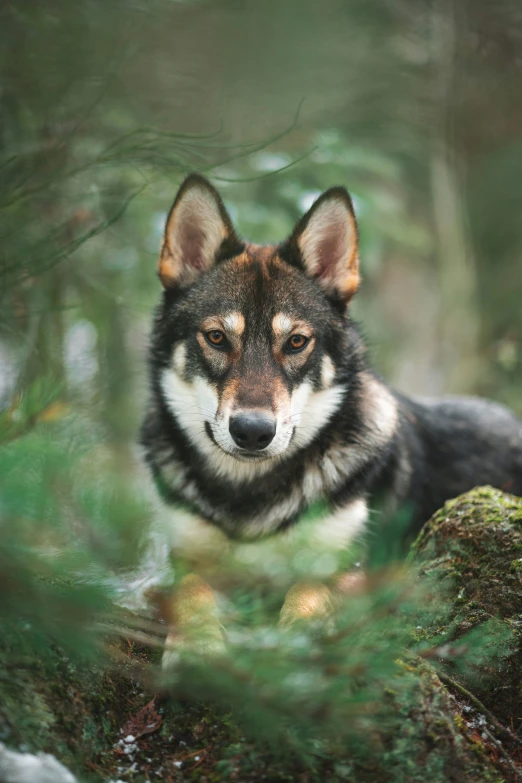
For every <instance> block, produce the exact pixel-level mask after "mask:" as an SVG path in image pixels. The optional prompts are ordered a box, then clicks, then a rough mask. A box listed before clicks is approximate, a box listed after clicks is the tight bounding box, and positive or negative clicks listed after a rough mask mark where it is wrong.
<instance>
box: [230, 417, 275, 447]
mask: <svg viewBox="0 0 522 783" xmlns="http://www.w3.org/2000/svg"><path fill="white" fill-rule="evenodd" d="M228 429H229V431H230V434H231V435H232V437H233V439H234V442H235V443H237V445H238V446H239V447H240V448H242V449H248V451H261V450H262V449H266V447H267V446H268V445H269V444H270V443H271V442H272V441H273V439H274V435H275V433H276V423H275V419H273V418H272V417H271V416H266V415H265V414H264V413H237V414H236V415H235V416H232V417H231V419H230V424H229V425H228Z"/></svg>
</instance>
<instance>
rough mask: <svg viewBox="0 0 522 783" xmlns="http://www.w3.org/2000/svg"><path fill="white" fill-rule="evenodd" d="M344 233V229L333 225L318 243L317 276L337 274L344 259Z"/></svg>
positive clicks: (323, 276)
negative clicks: (342, 252)
mask: <svg viewBox="0 0 522 783" xmlns="http://www.w3.org/2000/svg"><path fill="white" fill-rule="evenodd" d="M343 233H344V229H342V230H339V228H337V227H332V228H331V230H330V231H329V232H328V235H327V236H325V237H324V238H322V239H321V240H320V241H319V242H318V243H317V246H316V252H317V272H316V274H317V277H320V278H325V277H330V276H332V275H334V274H335V271H336V269H337V266H338V264H339V261H341V260H342V259H341V249H342V244H343V238H342V234H343Z"/></svg>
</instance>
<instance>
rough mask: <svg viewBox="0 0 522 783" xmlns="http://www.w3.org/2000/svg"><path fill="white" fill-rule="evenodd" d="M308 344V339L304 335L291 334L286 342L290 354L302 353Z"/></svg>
mask: <svg viewBox="0 0 522 783" xmlns="http://www.w3.org/2000/svg"><path fill="white" fill-rule="evenodd" d="M309 342H310V338H309V337H305V336H304V334H293V335H292V336H291V337H290V339H289V340H288V342H287V346H288V349H289V350H290V351H292V353H297V352H298V351H302V350H303V348H305V347H306V346H307V345H308V343H309Z"/></svg>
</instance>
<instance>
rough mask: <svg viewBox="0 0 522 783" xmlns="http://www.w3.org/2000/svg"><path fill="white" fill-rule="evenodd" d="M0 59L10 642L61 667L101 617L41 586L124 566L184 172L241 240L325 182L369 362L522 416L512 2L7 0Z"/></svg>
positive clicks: (520, 100)
mask: <svg viewBox="0 0 522 783" xmlns="http://www.w3.org/2000/svg"><path fill="white" fill-rule="evenodd" d="M0 42H1V46H0V62H1V65H0V68H1V81H0V237H1V240H0V409H1V410H2V412H1V413H0V524H1V525H2V530H3V536H2V542H1V550H0V566H1V568H0V585H2V589H3V595H4V597H5V596H7V599H6V600H4V601H3V606H2V608H1V609H0V613H3V616H4V620H5V621H6V622H11V623H12V626H10V627H11V632H12V638H13V639H16V640H17V641H16V644H20V645H22V646H23V645H26V644H28V642H27V638H26V636H25V637H24V635H23V633H22V632H21V631H20V627H19V622H20V618H21V617H23V618H25V620H27V622H30V623H36V624H39V625H38V627H39V628H41V629H42V632H43V631H45V632H47V631H49V630H50V629H51V630H52V632H53V633H54V634H57V637H56V638H58V639H59V641H60V643H63V644H67V645H69V647H74V648H75V649H77V650H80V649H81V648H82V645H83V641H82V640H83V637H82V636H81V634H80V631H81V632H82V633H83V629H84V624H82V623H84V620H85V617H86V616H88V615H89V612H88V610H87V606H94V605H98V604H97V603H96V602H97V601H99V602H101V603H103V600H104V599H103V596H101V595H98V593H96V591H94V592H92V593H89V595H88V598H86V597H85V596H83V593H82V596H83V597H82V596H80V597H78V595H75V597H73V598H71V596H65V595H64V593H63V592H60V593H59V595H57V594H56V593H53V592H52V590H51V587H49V585H48V583H47V582H46V583H45V584H47V585H48V587H47V588H46V590H43V589H42V582H41V577H42V574H43V575H44V576H45V577H49V576H53V575H54V576H56V575H57V574H62V573H63V569H69V570H70V566H71V562H72V563H73V564H74V569H75V573H78V572H79V571H81V570H82V569H84V571H85V573H86V572H87V571H88V572H89V573H91V574H93V573H94V574H96V573H99V574H102V573H103V574H104V575H105V574H106V570H105V569H107V567H109V568H116V567H125V568H128V567H129V566H132V564H133V563H135V562H136V561H137V559H138V558H139V555H140V551H141V550H140V547H139V546H138V544H139V541H140V540H141V533H142V532H143V530H145V529H146V527H147V524H148V522H149V521H150V520H151V519H152V518H153V516H154V511H152V510H151V507H150V505H149V503H148V502H147V500H146V497H145V495H144V494H142V490H141V483H140V482H141V478H136V477H137V476H139V468H138V467H137V465H138V461H137V459H136V440H137V431H138V427H139V422H140V418H141V415H142V410H143V405H144V403H145V399H146V368H145V356H146V346H147V335H148V330H149V325H150V320H151V312H152V308H153V306H154V304H155V303H156V301H157V299H158V296H159V293H160V284H159V281H158V279H157V276H156V263H157V256H158V250H159V245H160V238H161V233H162V229H163V223H164V220H165V216H166V213H167V211H168V208H169V207H170V204H171V202H172V199H173V197H174V195H175V192H176V189H177V186H178V185H179V184H180V182H181V181H182V179H183V177H184V176H185V175H186V174H187V173H188V172H190V171H199V172H201V173H204V174H205V175H207V176H208V177H210V178H211V180H212V181H213V182H214V184H215V185H216V186H217V187H218V188H219V189H220V190H221V192H222V194H223V197H224V200H225V202H226V204H227V206H228V207H229V210H230V213H231V215H232V217H233V219H234V221H235V223H236V225H237V228H238V230H239V232H240V233H241V234H242V235H244V236H245V237H247V238H249V239H252V240H254V241H257V242H276V241H279V240H281V239H283V238H284V237H285V236H286V235H287V234H288V233H289V232H290V231H291V229H292V226H293V224H294V222H295V221H296V220H297V219H298V217H299V216H300V215H301V214H302V212H303V211H304V210H306V209H307V208H308V207H309V206H310V205H311V203H312V201H313V200H314V198H315V197H316V196H317V195H318V194H319V193H320V192H321V191H322V190H324V189H326V188H327V187H330V186H331V185H335V184H342V185H345V186H346V187H347V188H348V190H349V191H350V192H351V194H352V195H353V197H354V201H355V206H356V212H357V215H358V219H359V224H360V231H361V260H362V274H363V280H364V285H363V288H362V291H361V293H360V294H359V295H358V297H357V300H356V302H355V303H354V315H355V316H356V317H357V318H358V319H359V320H360V321H361V323H362V325H363V329H364V332H365V334H366V336H367V338H368V342H369V345H370V350H371V355H372V357H373V362H374V364H375V366H376V368H377V369H378V370H379V371H380V372H381V373H382V374H383V375H384V377H385V378H386V379H387V380H388V381H389V382H391V383H392V384H393V385H395V386H396V387H397V388H399V389H400V390H402V391H406V392H411V393H422V394H427V395H430V396H432V395H438V394H440V393H443V392H459V393H460V392H465V393H473V394H475V393H476V394H481V395H485V396H489V397H492V398H494V399H497V400H500V401H502V402H505V403H507V404H508V405H510V406H511V407H513V408H514V410H515V411H516V412H517V413H518V414H519V415H522V395H521V388H522V307H521V305H520V295H521V291H522V219H521V215H522V187H521V182H522V6H521V4H520V2H517V0H497V2H495V3H491V2H486V1H485V0H460V2H456V0H453V2H452V0H437V1H436V0H432V2H427V1H426V2H413V0H380V1H378V0H321V2H320V3H319V2H312V1H311V0H299V2H298V0H285V1H284V2H275V0H264V2H256V1H255V0H219V2H218V0H215V1H212V0H194V1H193V2H190V1H189V0H187V2H177V1H176V0H112V1H111V2H110V3H108V2H101V0H85V1H84V2H82V3H72V2H70V0H45V2H41V0H38V2H37V1H36V0H24V2H23V3H18V2H10V1H9V0H8V1H7V2H3V3H2V4H1V5H0ZM42 552H43V553H44V554H45V557H42ZM2 580H3V581H2ZM89 589H91V588H89ZM51 601H53V602H54V603H52V607H53V608H52V610H49V609H48V606H49V605H51V604H50V603H49V602H51ZM46 602H47V603H46ZM71 607H73V610H71ZM78 607H82V609H81V611H80V610H79V608H78ZM89 611H90V610H89ZM6 618H7V619H6ZM57 618H58V620H57ZM25 620H24V621H25ZM62 621H63V622H62ZM17 623H18V625H17ZM60 623H62V625H60ZM71 623H72V624H73V625H74V624H75V623H77V624H78V628H79V630H78V634H80V635H79V636H78V635H77V636H74V637H72V636H71V634H70V633H69V631H70V625H71ZM44 626H45V627H44ZM62 626H63V628H65V631H64V635H63V636H62V637H60V633H61V631H60V628H62ZM5 627H6V626H4V628H5ZM4 637H5V631H4ZM13 644H15V642H13ZM13 649H14V648H13ZM17 649H18V648H17ZM11 652H12V651H11ZM0 662H1V656H0ZM0 738H1V737H0Z"/></svg>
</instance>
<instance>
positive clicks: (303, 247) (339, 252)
mask: <svg viewBox="0 0 522 783" xmlns="http://www.w3.org/2000/svg"><path fill="white" fill-rule="evenodd" d="M290 247H291V250H293V252H294V254H295V255H297V259H298V261H299V262H300V264H301V266H302V267H303V268H304V271H305V272H306V273H307V274H308V275H309V276H310V277H313V278H315V279H316V280H317V282H318V283H319V285H320V286H321V288H322V289H323V290H324V292H325V293H326V294H327V295H329V296H333V297H336V298H338V299H341V300H342V301H343V302H345V303H346V304H347V303H348V302H349V301H350V299H351V298H352V296H353V295H354V294H355V293H356V291H357V289H358V288H359V283H360V275H359V252H358V232H357V222H356V219H355V212H354V209H353V204H352V200H351V198H350V196H349V194H348V192H347V191H346V190H345V188H342V187H335V188H330V189H329V190H327V191H325V192H324V193H323V194H322V195H321V196H320V197H319V198H318V199H317V201H316V202H315V204H313V206H312V207H311V208H310V209H309V210H308V212H307V213H306V215H304V216H303V217H302V218H301V220H300V221H299V223H298V224H297V226H296V227H295V229H294V232H293V234H292V236H291V237H290Z"/></svg>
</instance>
